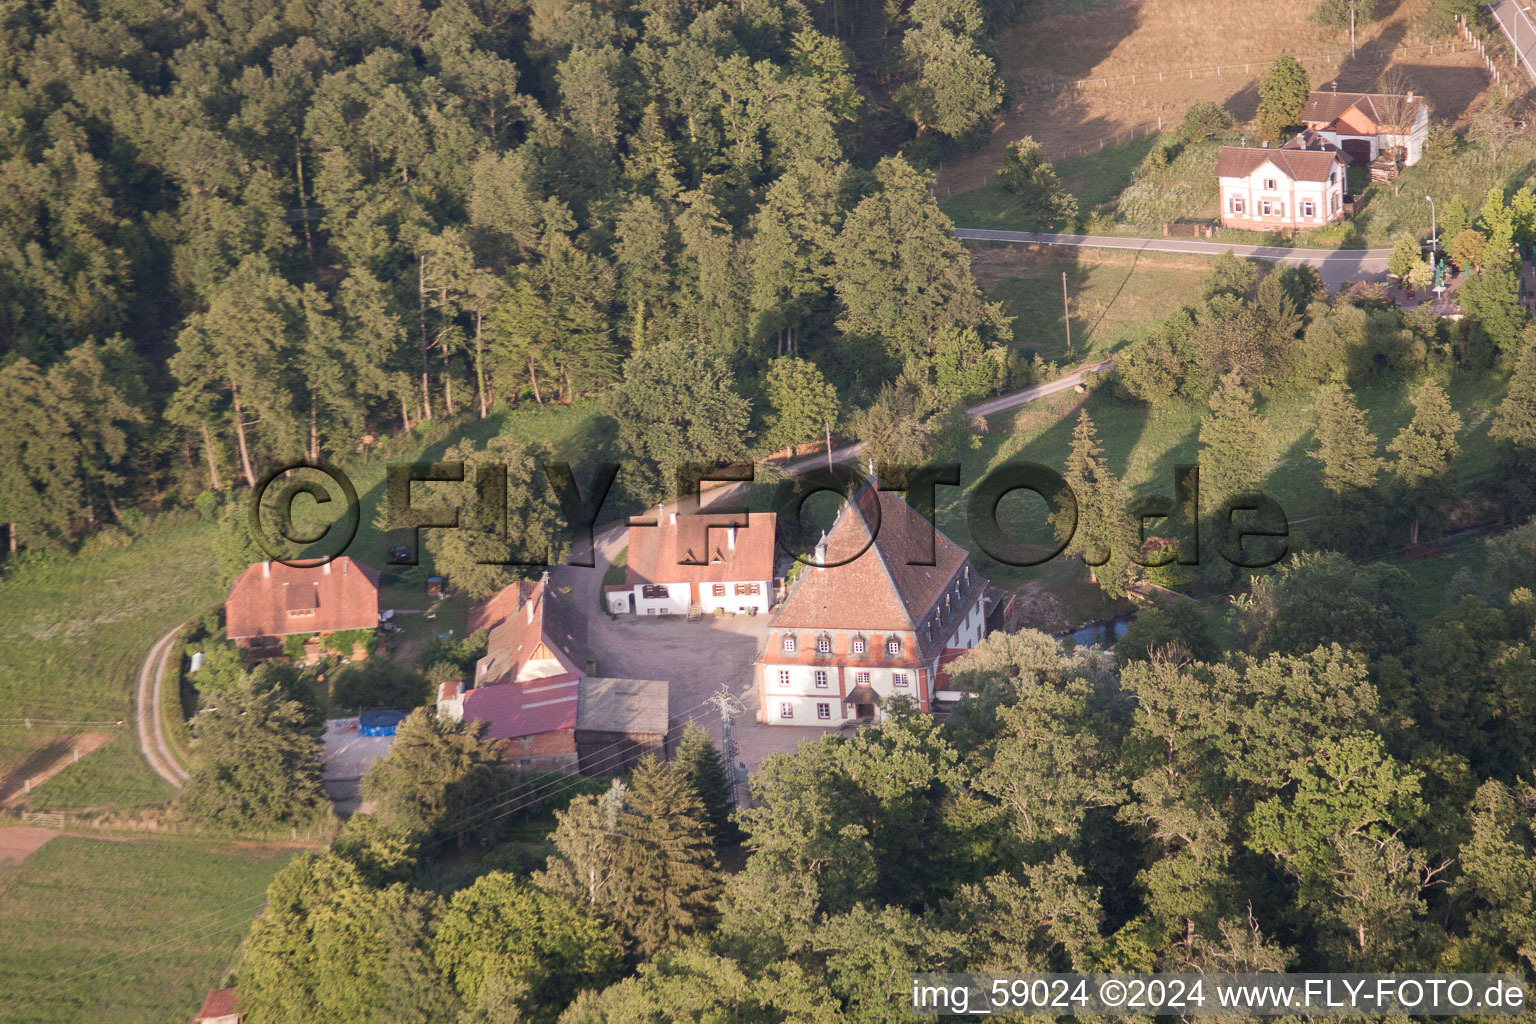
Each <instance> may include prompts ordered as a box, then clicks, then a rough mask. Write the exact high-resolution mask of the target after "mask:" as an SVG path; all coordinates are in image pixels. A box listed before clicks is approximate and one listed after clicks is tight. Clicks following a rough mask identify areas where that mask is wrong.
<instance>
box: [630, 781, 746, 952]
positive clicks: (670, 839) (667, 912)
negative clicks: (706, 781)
mask: <svg viewBox="0 0 1536 1024" xmlns="http://www.w3.org/2000/svg"><path fill="white" fill-rule="evenodd" d="M618 832H619V836H620V838H619V843H618V849H617V854H618V857H617V860H618V864H619V870H620V873H621V878H622V880H623V890H622V895H621V898H620V899H619V900H618V901H617V902H616V903H615V905H614V906H613V908H612V912H613V914H614V917H615V918H616V922H615V923H616V924H617V925H618V926H619V929H620V931H621V932H622V933H623V934H624V936H625V939H626V941H627V942H628V944H629V945H630V947H631V948H632V949H633V950H634V951H635V952H637V953H639V954H640V955H641V956H645V957H650V956H653V955H654V954H655V953H656V952H657V951H659V950H661V949H662V948H664V947H666V946H670V945H673V944H675V943H676V942H678V941H679V940H680V939H682V937H683V936H685V935H687V934H688V933H690V932H693V931H696V930H697V929H699V928H700V927H703V926H704V925H706V924H708V923H709V922H710V921H711V920H712V919H713V917H714V913H715V897H716V894H717V892H718V890H719V887H720V867H719V864H718V862H717V861H716V860H715V849H714V844H713V843H712V842H711V841H710V829H709V824H708V822H707V821H706V819H705V811H704V805H703V804H702V803H701V802H700V801H699V798H698V796H697V795H696V794H695V793H694V792H693V789H692V787H690V786H689V784H688V781H687V779H686V778H684V776H683V774H682V773H681V772H679V771H678V770H677V769H675V768H673V767H671V766H670V765H666V764H663V763H662V762H660V761H657V760H655V759H654V758H651V757H647V758H645V759H644V760H642V761H641V762H640V767H639V768H637V769H636V770H635V773H634V776H633V777H632V778H631V780H630V792H629V799H628V801H626V806H625V808H624V810H623V811H622V812H620V814H619V816H618Z"/></svg>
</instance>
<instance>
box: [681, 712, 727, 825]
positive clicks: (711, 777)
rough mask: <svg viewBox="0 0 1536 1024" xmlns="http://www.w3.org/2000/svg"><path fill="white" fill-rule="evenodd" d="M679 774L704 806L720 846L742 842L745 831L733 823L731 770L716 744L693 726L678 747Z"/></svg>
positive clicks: (685, 733) (688, 728)
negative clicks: (722, 758)
mask: <svg viewBox="0 0 1536 1024" xmlns="http://www.w3.org/2000/svg"><path fill="white" fill-rule="evenodd" d="M676 764H677V770H678V771H679V772H681V773H682V775H683V778H684V779H685V780H687V782H688V785H689V786H690V787H692V789H693V791H694V793H695V794H696V795H697V796H698V798H699V802H700V803H701V804H703V805H704V817H705V820H706V821H708V822H709V826H710V830H711V831H712V832H713V834H714V839H715V845H716V846H734V845H736V844H737V843H739V842H741V831H740V830H739V829H738V828H737V827H736V823H735V822H733V821H731V811H732V810H733V809H734V807H735V803H736V801H735V799H734V798H733V797H732V795H731V780H730V769H729V767H728V766H727V765H726V764H725V762H724V761H723V760H721V758H720V752H719V751H718V750H716V749H715V744H714V741H713V740H711V739H710V738H709V733H707V732H705V731H704V730H703V729H702V728H700V727H699V726H698V725H696V724H694V723H693V722H689V723H688V726H687V728H686V729H684V730H683V738H682V741H681V742H680V743H679V744H678V746H677V759H676Z"/></svg>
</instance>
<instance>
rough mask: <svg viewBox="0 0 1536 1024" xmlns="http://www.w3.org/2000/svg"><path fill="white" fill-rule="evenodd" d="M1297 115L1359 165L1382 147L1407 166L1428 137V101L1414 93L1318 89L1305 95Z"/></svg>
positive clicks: (1417, 154) (1422, 149)
mask: <svg viewBox="0 0 1536 1024" xmlns="http://www.w3.org/2000/svg"><path fill="white" fill-rule="evenodd" d="M1301 120H1302V122H1303V123H1304V124H1306V126H1307V128H1308V129H1309V130H1311V131H1314V132H1316V133H1318V134H1319V135H1321V136H1322V137H1323V138H1326V139H1327V140H1328V141H1329V142H1331V143H1333V144H1334V145H1335V146H1338V147H1339V149H1340V150H1341V151H1342V152H1343V155H1344V159H1345V160H1346V161H1347V162H1349V163H1351V164H1353V165H1355V166H1356V167H1364V166H1366V165H1368V164H1370V163H1371V162H1372V161H1373V160H1375V159H1377V158H1378V157H1380V156H1381V155H1382V154H1383V152H1385V153H1388V154H1390V155H1392V156H1393V157H1395V158H1396V159H1398V160H1400V161H1402V163H1403V165H1404V166H1407V167H1412V166H1413V165H1414V164H1416V163H1418V162H1419V158H1420V157H1421V156H1423V155H1424V142H1425V140H1426V139H1428V138H1429V104H1428V103H1426V102H1424V97H1422V96H1415V95H1414V94H1413V93H1411V92H1410V93H1406V94H1405V93H1380V92H1333V91H1331V90H1330V91H1321V90H1320V91H1318V92H1314V93H1312V94H1310V95H1309V96H1308V97H1307V105H1306V106H1305V107H1304V108H1303V109H1302V112H1301Z"/></svg>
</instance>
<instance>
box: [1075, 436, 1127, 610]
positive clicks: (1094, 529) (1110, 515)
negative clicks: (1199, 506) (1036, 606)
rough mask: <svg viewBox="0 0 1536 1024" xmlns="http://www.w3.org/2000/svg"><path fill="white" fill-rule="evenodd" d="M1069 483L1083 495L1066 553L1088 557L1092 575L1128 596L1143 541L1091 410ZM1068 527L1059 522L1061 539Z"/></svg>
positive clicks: (1113, 594) (1078, 440) (1115, 592)
mask: <svg viewBox="0 0 1536 1024" xmlns="http://www.w3.org/2000/svg"><path fill="white" fill-rule="evenodd" d="M1065 479H1066V481H1067V484H1068V486H1070V487H1071V488H1072V492H1073V493H1074V494H1076V495H1077V529H1076V530H1075V531H1074V532H1073V534H1072V537H1071V539H1070V540H1069V541H1068V543H1067V547H1066V554H1068V555H1082V556H1083V561H1084V562H1086V563H1087V564H1088V566H1089V576H1090V577H1091V578H1092V579H1093V581H1094V582H1095V583H1097V584H1098V585H1099V587H1100V588H1101V589H1103V591H1104V593H1105V594H1106V595H1107V596H1109V597H1111V598H1115V597H1123V596H1124V595H1125V592H1126V585H1127V582H1128V576H1127V569H1128V568H1129V566H1130V564H1131V561H1130V558H1131V552H1132V551H1133V550H1135V548H1136V544H1137V539H1138V538H1137V530H1136V525H1135V523H1134V522H1132V520H1131V516H1130V513H1129V511H1128V507H1129V505H1130V494H1129V492H1127V490H1126V488H1125V485H1124V484H1123V483H1121V482H1120V480H1118V479H1116V477H1115V475H1114V474H1113V473H1111V472H1110V471H1109V465H1108V463H1106V462H1105V459H1104V446H1103V445H1101V444H1099V438H1098V433H1097V432H1096V431H1095V430H1094V426H1093V420H1092V419H1091V418H1089V416H1088V411H1087V410H1086V409H1084V410H1083V411H1081V412H1080V413H1078V416H1077V427H1076V428H1075V429H1074V430H1073V432H1072V453H1071V454H1070V455H1068V456H1067V471H1066V474H1065ZM1058 516H1059V513H1058ZM1067 526H1068V524H1067V523H1066V522H1065V521H1058V522H1057V524H1056V527H1057V536H1058V537H1061V536H1064V535H1065V534H1066V529H1067Z"/></svg>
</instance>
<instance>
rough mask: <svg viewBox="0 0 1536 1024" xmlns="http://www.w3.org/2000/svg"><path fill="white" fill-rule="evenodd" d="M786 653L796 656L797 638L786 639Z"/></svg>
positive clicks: (789, 637) (787, 637)
mask: <svg viewBox="0 0 1536 1024" xmlns="http://www.w3.org/2000/svg"><path fill="white" fill-rule="evenodd" d="M784 653H785V654H794V653H795V638H794V637H792V636H786V637H785V638H784Z"/></svg>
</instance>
